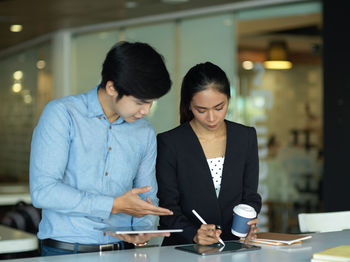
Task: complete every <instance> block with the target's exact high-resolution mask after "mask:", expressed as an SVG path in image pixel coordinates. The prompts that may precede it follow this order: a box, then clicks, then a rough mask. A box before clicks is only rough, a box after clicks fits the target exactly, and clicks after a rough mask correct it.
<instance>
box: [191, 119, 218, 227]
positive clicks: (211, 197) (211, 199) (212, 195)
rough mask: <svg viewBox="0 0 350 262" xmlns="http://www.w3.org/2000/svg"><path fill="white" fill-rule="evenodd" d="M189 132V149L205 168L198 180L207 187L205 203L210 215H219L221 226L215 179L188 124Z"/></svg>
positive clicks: (204, 197) (199, 174)
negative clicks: (190, 148) (191, 149)
mask: <svg viewBox="0 0 350 262" xmlns="http://www.w3.org/2000/svg"><path fill="white" fill-rule="evenodd" d="M187 127H188V132H189V133H190V135H189V136H188V137H190V140H189V141H188V145H189V147H192V148H193V152H194V154H196V155H197V156H198V161H199V166H201V167H203V168H201V170H202V171H203V172H200V173H197V174H198V175H197V178H196V179H197V180H198V182H199V183H203V184H204V185H205V187H206V188H207V191H206V192H203V203H207V205H208V208H210V209H211V210H210V213H212V214H215V217H217V214H219V215H220V216H219V220H218V221H217V222H216V223H217V224H220V221H221V211H220V206H219V202H218V198H217V197H216V191H215V187H214V182H213V178H212V176H211V172H210V168H209V165H208V161H207V159H206V157H205V154H204V151H203V148H202V145H201V143H200V142H199V139H198V137H197V135H196V133H195V132H194V131H193V129H192V127H191V126H190V124H189V123H188V125H187Z"/></svg>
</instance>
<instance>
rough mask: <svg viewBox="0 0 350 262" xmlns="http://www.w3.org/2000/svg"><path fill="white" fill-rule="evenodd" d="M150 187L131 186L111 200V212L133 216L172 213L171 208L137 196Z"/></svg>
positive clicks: (166, 214)
mask: <svg viewBox="0 0 350 262" xmlns="http://www.w3.org/2000/svg"><path fill="white" fill-rule="evenodd" d="M151 188H152V187H150V186H146V187H140V188H133V189H131V190H130V191H128V192H126V193H124V194H123V195H121V196H119V197H116V198H115V199H114V202H113V208H112V214H116V213H125V214H128V215H130V216H134V217H143V216H145V215H155V216H168V215H172V214H173V212H172V211H171V210H169V209H166V208H162V207H157V206H155V205H153V204H152V201H151V200H150V199H149V198H147V199H146V201H144V200H142V199H141V198H140V197H139V194H142V193H146V192H148V191H150V190H151Z"/></svg>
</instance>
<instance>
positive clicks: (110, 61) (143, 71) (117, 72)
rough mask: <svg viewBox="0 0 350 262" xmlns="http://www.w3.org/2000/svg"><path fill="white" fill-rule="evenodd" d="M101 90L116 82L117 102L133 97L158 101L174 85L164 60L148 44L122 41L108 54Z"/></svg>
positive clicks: (103, 69) (104, 63) (103, 70)
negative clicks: (124, 97) (110, 82)
mask: <svg viewBox="0 0 350 262" xmlns="http://www.w3.org/2000/svg"><path fill="white" fill-rule="evenodd" d="M101 75H102V81H101V83H100V85H99V87H100V88H105V87H106V84H107V81H112V82H113V84H114V88H115V89H116V91H117V92H118V97H117V99H118V100H119V99H121V98H122V97H123V96H124V95H127V96H129V95H131V96H133V97H136V98H138V99H156V98H159V97H161V96H163V95H165V94H166V93H167V92H168V91H169V90H170V86H171V80H170V76H169V73H168V70H167V69H166V67H165V64H164V61H163V57H162V56H161V55H160V54H159V53H158V52H157V51H155V50H154V49H153V48H152V47H151V46H150V45H148V44H146V43H140V42H135V43H130V42H119V43H117V44H116V45H114V46H113V47H112V48H111V49H110V50H109V52H108V53H107V56H106V59H105V61H104V62H103V67H102V73H101Z"/></svg>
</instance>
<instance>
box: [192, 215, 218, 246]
mask: <svg viewBox="0 0 350 262" xmlns="http://www.w3.org/2000/svg"><path fill="white" fill-rule="evenodd" d="M192 213H193V214H194V215H195V216H196V217H197V218H198V219H199V221H201V222H202V224H205V225H206V224H207V222H205V221H204V219H203V218H202V217H201V216H200V215H199V214H198V213H197V211H196V210H194V209H192ZM219 242H220V243H221V245H224V246H225V242H224V241H222V239H221V238H219Z"/></svg>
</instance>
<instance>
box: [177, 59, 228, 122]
mask: <svg viewBox="0 0 350 262" xmlns="http://www.w3.org/2000/svg"><path fill="white" fill-rule="evenodd" d="M210 84H215V85H213V86H212V87H213V88H215V89H216V90H217V91H219V92H220V93H223V94H225V95H226V96H227V99H228V100H229V99H230V97H231V94H230V82H229V80H228V78H227V76H226V74H225V72H224V71H223V70H222V69H221V68H220V67H218V66H217V65H214V64H213V63H210V62H205V63H201V64H197V65H195V66H194V67H192V68H191V69H190V70H189V71H188V72H187V74H186V75H185V77H184V79H183V81H182V85H181V101H180V123H181V124H183V123H185V122H187V121H191V120H192V119H193V113H192V111H191V110H190V104H191V101H192V98H193V96H194V95H195V94H196V93H198V92H200V91H203V90H206V89H207V88H209V86H210Z"/></svg>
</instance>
